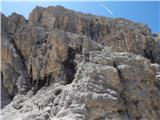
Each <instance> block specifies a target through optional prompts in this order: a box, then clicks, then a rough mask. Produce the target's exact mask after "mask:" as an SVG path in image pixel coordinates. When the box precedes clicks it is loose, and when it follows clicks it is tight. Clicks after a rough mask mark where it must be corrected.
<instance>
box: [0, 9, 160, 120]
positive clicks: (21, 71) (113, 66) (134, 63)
mask: <svg viewBox="0 0 160 120" xmlns="http://www.w3.org/2000/svg"><path fill="white" fill-rule="evenodd" d="M1 21H2V29H1V36H2V46H1V51H2V57H1V60H2V68H1V80H2V83H3V84H1V85H2V86H1V87H2V89H3V90H2V95H3V96H2V97H3V99H2V100H1V101H2V107H4V108H3V109H2V111H1V116H2V120H66V119H67V120H158V119H160V107H159V106H160V94H159V93H160V79H159V78H160V76H159V75H160V66H159V64H160V58H159V54H160V46H159V44H160V41H159V40H160V39H159V35H158V34H156V35H152V33H151V31H150V29H149V28H148V27H147V26H146V25H143V24H140V23H134V22H132V21H129V20H125V19H122V18H117V19H111V18H106V17H99V16H94V15H90V14H82V13H77V12H74V11H72V10H67V9H65V8H63V7H60V6H57V7H48V8H42V7H36V8H35V9H34V10H33V11H32V12H31V14H30V17H29V20H28V21H27V20H26V19H25V18H24V17H23V16H21V15H18V14H17V13H13V14H12V15H11V16H9V17H6V16H4V15H3V14H1ZM5 100H6V101H5ZM9 102H11V103H10V104H8V103H9ZM6 104H8V105H7V106H6Z"/></svg>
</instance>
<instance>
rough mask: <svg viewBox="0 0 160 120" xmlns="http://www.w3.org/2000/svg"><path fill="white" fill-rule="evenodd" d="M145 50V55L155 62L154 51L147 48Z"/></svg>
mask: <svg viewBox="0 0 160 120" xmlns="http://www.w3.org/2000/svg"><path fill="white" fill-rule="evenodd" d="M143 51H144V57H146V58H147V59H149V60H150V61H151V63H155V61H154V57H153V51H151V50H150V51H149V52H147V50H146V49H144V50H143Z"/></svg>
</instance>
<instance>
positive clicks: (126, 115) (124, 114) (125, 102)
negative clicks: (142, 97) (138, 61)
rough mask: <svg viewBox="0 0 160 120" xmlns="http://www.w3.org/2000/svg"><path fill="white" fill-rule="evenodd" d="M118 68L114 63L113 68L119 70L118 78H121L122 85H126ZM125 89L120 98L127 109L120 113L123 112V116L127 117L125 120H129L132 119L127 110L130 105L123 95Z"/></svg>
mask: <svg viewBox="0 0 160 120" xmlns="http://www.w3.org/2000/svg"><path fill="white" fill-rule="evenodd" d="M117 66H118V65H117V64H116V62H115V61H114V62H113V67H114V68H116V69H117V71H118V76H119V78H120V81H121V83H123V85H126V83H125V80H124V79H123V76H122V74H121V71H120V70H119V69H118V67H117ZM125 88H126V86H123V89H122V92H121V93H120V96H121V98H122V101H123V103H124V106H125V109H124V110H121V111H120V112H121V114H123V116H124V117H125V119H127V120H128V119H129V118H130V115H129V113H128V110H127V108H126V107H127V104H128V101H127V100H126V98H125V95H124V94H123V93H124V92H123V91H124V90H125Z"/></svg>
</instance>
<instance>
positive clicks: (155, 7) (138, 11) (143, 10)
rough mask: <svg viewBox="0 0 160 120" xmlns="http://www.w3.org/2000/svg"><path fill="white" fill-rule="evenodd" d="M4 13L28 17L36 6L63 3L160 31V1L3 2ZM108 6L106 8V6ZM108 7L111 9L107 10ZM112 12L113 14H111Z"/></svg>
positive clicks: (85, 11)
mask: <svg viewBox="0 0 160 120" xmlns="http://www.w3.org/2000/svg"><path fill="white" fill-rule="evenodd" d="M1 5H2V6H1V7H2V9H1V11H2V13H4V14H5V15H6V16H8V15H10V14H11V13H12V12H17V13H19V14H22V15H23V16H25V17H26V18H28V15H29V13H30V12H31V11H32V9H33V8H35V6H43V7H47V6H56V5H62V6H64V7H66V8H69V9H73V10H75V11H81V12H84V13H92V14H95V15H100V16H107V17H113V18H118V17H121V18H126V19H129V20H132V21H135V22H141V23H144V24H147V25H148V26H149V27H150V28H151V30H152V32H160V1H159V2H158V1H148V2H146V1H135V2H134V1H133V2H127V1H121V2H117V1H114V2H111V1H106V2H101V3H99V2H96V1H95V2H2V4H1ZM105 7H106V8H105ZM107 9H109V10H110V12H109V11H107ZM111 12H112V13H113V14H111Z"/></svg>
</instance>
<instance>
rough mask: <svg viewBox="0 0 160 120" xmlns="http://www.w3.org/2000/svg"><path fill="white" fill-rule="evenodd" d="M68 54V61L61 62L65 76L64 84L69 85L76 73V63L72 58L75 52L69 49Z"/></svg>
mask: <svg viewBox="0 0 160 120" xmlns="http://www.w3.org/2000/svg"><path fill="white" fill-rule="evenodd" d="M68 53H69V54H68V59H67V60H65V61H64V62H63V66H64V72H65V75H66V83H67V84H70V83H72V81H73V79H74V75H75V73H76V63H75V61H74V58H75V55H76V53H77V50H74V49H72V48H69V51H68Z"/></svg>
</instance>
